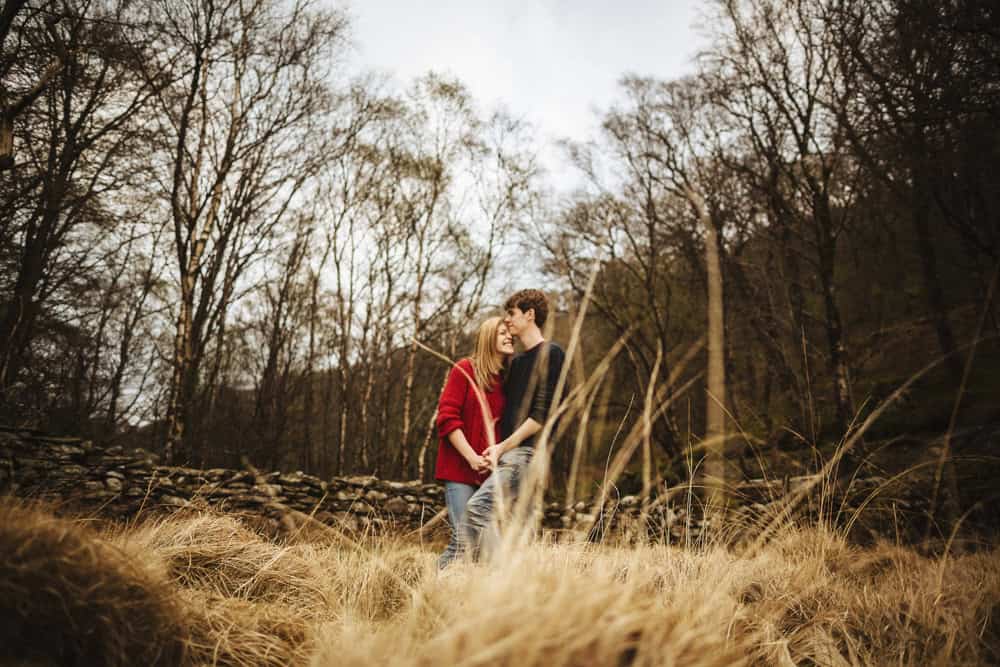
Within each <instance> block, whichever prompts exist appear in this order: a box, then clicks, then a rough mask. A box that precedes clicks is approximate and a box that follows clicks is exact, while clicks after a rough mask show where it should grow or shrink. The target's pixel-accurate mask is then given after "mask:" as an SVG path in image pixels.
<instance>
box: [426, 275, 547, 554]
mask: <svg viewBox="0 0 1000 667" xmlns="http://www.w3.org/2000/svg"><path fill="white" fill-rule="evenodd" d="M504 311H505V314H504V316H503V317H491V318H489V319H487V320H486V321H485V322H483V324H482V325H480V327H479V331H478V333H477V335H476V345H475V351H474V353H473V356H472V357H470V358H466V359H462V360H461V361H459V362H458V363H457V364H455V366H454V367H453V368H452V370H451V373H450V374H449V375H448V380H447V382H446V383H445V386H444V390H443V391H442V392H441V399H440V401H439V403H438V417H437V427H438V434H439V436H440V441H439V443H438V455H437V465H436V468H435V477H436V478H437V479H438V480H439V481H441V482H443V483H444V486H445V502H446V504H447V508H448V521H449V522H450V523H451V540H450V541H449V543H448V546H447V548H446V549H445V551H444V553H442V554H441V557H440V558H439V559H438V568H439V569H444V568H445V567H447V566H448V564H449V563H451V562H452V561H453V560H455V559H456V558H458V557H460V556H461V555H462V554H463V553H465V552H468V554H469V555H470V556H471V557H472V558H479V557H480V556H482V557H488V556H489V555H490V554H491V553H492V552H493V550H494V549H495V548H496V546H497V541H498V539H499V535H498V534H497V530H496V521H495V520H494V519H495V516H494V513H495V511H496V509H497V504H498V496H499V495H500V494H501V493H502V494H503V499H504V502H505V503H509V502H512V501H513V500H514V499H516V497H517V493H518V490H519V486H520V483H521V480H522V478H523V477H524V475H525V474H526V473H527V470H528V464H529V463H530V462H531V458H532V455H533V454H534V452H535V439H536V438H537V436H538V434H539V433H540V432H541V430H542V427H543V426H544V425H545V420H546V419H547V418H548V415H549V411H550V409H551V408H552V398H553V394H554V393H555V389H556V383H557V382H558V381H559V375H560V373H561V372H562V365H563V359H564V353H563V350H562V348H561V347H559V345H558V344H556V343H553V342H549V341H546V340H545V337H544V336H543V334H542V327H544V326H545V321H546V319H547V318H548V314H549V303H548V299H547V298H546V297H545V294H544V293H542V292H541V291H539V290H535V289H528V290H521V291H519V292H516V293H515V294H513V295H512V296H511V297H510V298H509V299H507V302H506V303H505V304H504ZM513 338H517V339H518V341H519V342H520V343H521V346H522V347H523V348H524V351H523V352H521V353H520V354H517V355H514V344H513Z"/></svg>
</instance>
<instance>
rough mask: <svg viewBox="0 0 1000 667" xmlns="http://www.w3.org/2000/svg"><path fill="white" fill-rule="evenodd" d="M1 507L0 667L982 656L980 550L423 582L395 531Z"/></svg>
mask: <svg viewBox="0 0 1000 667" xmlns="http://www.w3.org/2000/svg"><path fill="white" fill-rule="evenodd" d="M2 502H3V504H2V506H0V646H2V647H3V648H2V649H0V650H2V654H3V655H2V658H0V664H34V665H57V664H58V665H68V664H87V665H91V664H93V665H99V664H105V665H134V664H135V665H137V664H163V665H212V664H218V665H317V666H318V665H376V664H377V665H496V664H499V665H693V666H702V665H705V666H707V665H741V664H748V665H793V664H798V665H888V664H892V665H973V664H991V663H996V662H998V661H1000V619H998V615H1000V558H998V556H1000V552H998V550H997V549H995V548H994V549H991V550H983V551H981V552H979V553H975V554H968V555H962V556H959V557H948V556H944V557H938V558H933V559H931V558H925V557H923V556H920V555H918V554H917V553H915V552H913V551H910V550H908V549H905V548H902V547H898V546H893V545H889V544H881V545H875V546H873V547H868V548H860V547H855V546H851V545H848V544H847V543H846V542H844V541H843V540H842V539H840V538H839V537H837V536H836V535H833V534H830V533H826V532H823V531H820V530H818V529H815V528H808V527H806V528H803V527H795V526H788V527H787V528H786V529H784V530H781V531H779V534H778V537H777V538H776V539H774V540H772V541H771V542H769V543H768V544H766V545H765V546H764V547H762V548H760V549H759V550H758V551H757V552H755V553H740V552H738V551H736V550H734V549H730V548H726V547H725V546H724V545H721V544H718V545H711V544H709V545H702V546H701V547H700V548H697V549H691V550H682V549H678V548H675V547H667V546H659V545H650V546H632V547H624V546H622V547H613V546H607V545H593V544H586V543H561V544H550V543H536V544H533V545H531V546H529V547H527V548H520V549H518V550H517V551H516V552H513V553H506V554H505V555H503V556H502V557H501V558H500V559H499V560H498V562H496V563H494V564H492V565H488V566H487V565H471V564H461V565H458V566H456V567H454V568H452V569H450V570H449V571H448V572H447V573H446V574H445V575H444V576H439V575H438V574H437V572H436V571H435V568H434V561H435V558H436V548H437V545H426V544H424V545H422V544H420V543H418V542H414V541H406V540H403V539H400V538H388V537H383V538H375V537H361V538H357V537H355V538H353V539H352V538H348V537H346V536H344V535H342V534H340V533H337V532H335V531H333V530H332V529H331V530H318V531H316V530H313V531H310V532H309V534H308V535H306V534H300V535H297V536H294V537H292V538H288V539H284V540H282V541H274V540H271V539H269V538H267V537H265V536H263V535H261V534H259V533H257V532H254V531H253V530H251V529H250V528H248V527H247V526H245V525H243V524H241V523H239V522H238V521H237V520H235V519H233V518H231V517H227V516H222V515H217V514H212V513H207V512H206V513H199V512H192V513H188V514H186V515H175V516H172V517H168V518H164V519H158V520H150V521H147V522H146V523H143V524H140V525H136V526H131V527H128V528H114V529H107V528H105V529H98V528H97V527H88V526H87V525H86V524H85V523H83V522H81V521H71V520H67V519H60V518H55V517H54V516H52V515H51V514H49V513H47V512H45V511H44V510H39V509H33V508H30V507H25V506H24V505H23V504H21V503H19V502H16V501H13V500H4V501H2Z"/></svg>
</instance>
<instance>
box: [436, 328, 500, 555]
mask: <svg viewBox="0 0 1000 667" xmlns="http://www.w3.org/2000/svg"><path fill="white" fill-rule="evenodd" d="M512 354H514V342H513V339H512V338H511V335H510V333H509V332H508V331H507V326H506V325H505V324H504V323H503V319H502V318H500V317H491V318H489V319H488V320H486V321H485V322H483V323H482V325H481V326H480V327H479V331H478V333H477V334H476V348H475V352H474V353H473V355H472V357H471V358H466V359H462V360H461V361H459V362H458V363H456V364H455V365H454V367H453V368H452V369H451V373H449V374H448V380H447V381H446V382H445V385H444V389H443V390H442V392H441V400H440V401H439V402H438V415H437V427H438V435H439V436H440V439H439V441H438V454H437V465H436V466H435V469H434V476H435V477H436V478H437V479H438V481H441V482H444V497H445V503H446V504H447V507H448V521H449V522H451V541H449V542H448V547H447V548H446V549H445V550H444V553H442V554H441V557H440V558H439V559H438V568H439V569H444V568H445V567H447V565H448V563H450V562H451V561H452V560H454V559H455V558H456V557H457V556H458V555H459V554H460V553H461V551H462V546H461V544H460V542H459V532H458V525H459V521H460V520H461V518H462V514H463V513H464V511H465V504H466V503H467V502H469V498H471V497H472V494H473V493H475V491H476V489H478V488H479V485H480V484H482V483H483V480H485V479H486V478H487V477H488V476H489V474H490V464H489V461H487V460H486V459H485V458H483V456H482V453H483V451H484V450H485V449H486V448H487V447H489V446H490V445H491V444H493V443H495V442H496V441H497V424H498V422H499V419H500V416H501V415H502V414H503V408H504V402H505V401H504V394H503V384H502V376H503V373H504V370H505V368H506V363H507V361H508V360H509V359H510V357H511V355H512Z"/></svg>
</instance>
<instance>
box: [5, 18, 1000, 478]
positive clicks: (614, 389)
mask: <svg viewBox="0 0 1000 667" xmlns="http://www.w3.org/2000/svg"><path fill="white" fill-rule="evenodd" d="M704 12H705V17H706V18H705V21H704V25H705V26H707V27H705V28H703V29H702V30H704V31H705V32H706V34H705V37H706V40H705V45H706V46H705V48H704V50H703V51H702V52H701V53H699V54H697V57H696V62H695V64H696V67H695V68H694V71H693V73H692V74H691V75H690V76H688V77H685V78H683V79H679V80H670V81H661V80H653V79H649V78H645V77H643V76H640V75H633V74H628V73H622V74H623V77H622V80H621V85H620V88H619V94H618V96H617V97H616V98H615V99H612V100H607V101H606V104H605V105H604V111H603V112H602V116H601V119H600V121H601V122H600V132H599V133H598V134H597V135H596V136H594V137H592V138H591V140H589V141H586V142H570V141H567V142H565V144H564V146H563V148H564V151H565V154H566V156H567V160H568V162H569V163H570V164H572V166H573V169H574V170H575V172H576V175H577V176H578V177H579V183H580V186H579V187H578V188H576V189H575V190H573V191H572V192H559V191H557V190H555V189H554V188H553V187H551V186H550V185H549V183H550V181H549V180H548V177H549V175H548V174H546V173H545V172H544V171H543V170H541V169H540V168H539V166H538V159H537V156H538V151H539V146H538V143H537V139H536V138H535V136H534V133H533V131H532V128H531V127H529V126H527V124H526V123H524V122H523V121H521V120H519V119H517V118H516V117H513V116H511V115H510V114H508V113H503V112H499V111H488V110H484V109H483V108H482V107H481V106H480V105H479V104H477V102H476V100H474V99H473V98H472V96H471V95H470V93H469V92H468V90H467V89H466V88H465V87H464V86H463V84H462V82H460V81H456V80H453V79H452V78H451V77H449V76H448V75H444V74H435V73H428V74H427V75H426V76H425V77H423V78H420V79H419V80H416V81H412V82H408V83H406V84H405V85H396V84H394V83H392V82H391V81H389V80H387V79H386V78H385V77H382V76H380V75H378V74H356V73H353V72H351V71H350V70H349V69H348V68H346V67H345V65H344V60H345V50H346V49H347V48H348V45H349V43H350V39H351V25H350V21H349V19H348V16H347V15H346V14H344V13H342V12H341V11H340V10H339V9H336V8H332V7H329V6H326V5H323V4H321V3H316V2H308V1H307V0H289V1H284V2H278V1H276V0H183V1H181V2H177V1H175V0H169V1H167V0H6V2H4V3H3V4H2V12H0V46H2V56H0V266H2V271H0V419H2V420H3V421H6V422H13V423H16V424H19V425H28V426H33V427H36V428H40V429H44V430H47V431H50V432H56V433H67V434H75V435H83V436H85V437H90V438H94V439H100V440H102V441H105V442H120V443H124V444H127V445H128V446H130V447H132V446H141V447H144V448H147V449H150V450H153V451H156V452H158V453H160V454H161V456H162V458H163V459H164V460H165V461H167V462H174V463H188V464H192V465H205V466H223V465H227V466H239V465H241V462H242V461H244V460H246V461H250V462H252V463H253V464H254V465H256V466H260V467H264V468H281V469H293V470H294V469H301V470H304V471H307V472H310V473H314V474H318V475H324V476H325V475H333V474H356V473H363V474H368V473H375V474H378V475H380V476H383V477H388V478H406V479H410V478H415V477H423V478H425V479H426V478H428V477H429V476H430V475H431V472H432V471H433V456H434V454H435V451H436V443H437V439H436V434H435V433H434V428H433V418H434V413H435V407H436V401H437V397H438V394H439V391H440V389H441V386H442V382H443V380H444V379H445V376H446V374H447V372H448V365H447V364H445V363H444V362H443V361H442V360H441V359H440V358H438V357H436V356H435V355H433V354H431V353H429V352H428V351H426V349H425V347H426V348H430V349H431V350H436V351H438V352H440V353H441V354H443V355H445V356H447V357H449V358H452V359H455V358H458V357H460V356H463V355H464V354H467V353H468V352H469V346H470V344H471V334H472V333H473V332H474V330H475V327H476V325H477V324H478V322H479V321H481V320H482V319H483V318H484V317H485V316H487V315H488V314H492V313H495V312H497V311H498V309H499V305H500V304H502V303H503V299H504V297H505V295H506V293H507V292H508V291H510V290H512V289H515V288H520V287H542V288H543V289H545V290H546V291H548V293H549V295H550V296H551V297H552V299H553V303H554V305H555V306H556V309H557V311H558V313H557V317H556V318H554V323H555V327H554V330H553V331H552V332H551V335H552V336H553V338H554V339H555V340H557V341H559V342H561V343H563V344H564V346H569V347H572V348H573V349H574V351H575V354H574V356H573V357H572V358H573V362H572V364H571V367H570V368H571V371H570V373H569V378H568V380H569V384H568V388H567V391H566V394H567V395H570V396H571V397H572V400H573V401H574V406H575V407H574V409H573V410H571V411H570V413H569V414H568V415H567V417H566V418H565V419H563V420H562V421H561V422H560V429H559V430H558V432H557V434H556V435H557V437H556V438H555V441H556V443H557V446H556V449H555V461H556V465H555V467H554V475H555V479H556V480H557V481H558V482H559V484H558V485H559V486H564V485H565V484H567V483H569V482H568V479H569V478H570V476H571V470H572V471H573V473H572V475H573V480H574V481H573V483H572V486H573V487H574V488H576V487H577V486H581V487H584V486H586V485H587V484H588V483H589V481H592V479H593V478H594V477H599V476H600V474H601V472H602V471H603V470H604V469H605V467H606V461H607V460H608V458H609V457H610V456H611V454H612V449H613V448H614V447H615V446H616V443H618V442H619V439H618V438H616V434H618V433H628V432H632V431H635V430H636V429H638V430H639V432H642V433H645V437H644V439H642V441H643V442H644V443H645V445H646V446H645V447H643V448H641V449H640V448H637V449H636V454H635V457H634V459H635V460H634V461H632V462H631V467H632V469H634V470H635V471H637V474H639V471H640V468H641V469H642V472H641V476H643V477H644V478H645V479H644V480H643V483H644V484H646V485H649V484H655V483H659V481H660V480H666V481H667V482H668V483H670V482H671V481H672V480H676V479H677V478H680V477H682V476H683V474H684V471H685V470H690V469H691V468H692V467H694V466H697V462H698V460H699V459H700V458H701V457H702V456H703V455H704V454H705V452H708V453H709V454H713V453H714V454H719V453H721V454H722V455H723V456H722V460H723V461H724V462H725V463H727V464H728V465H726V466H724V467H725V470H720V471H719V472H722V473H723V474H724V475H725V476H726V477H727V478H735V479H740V478H743V477H753V476H759V475H760V469H759V467H760V466H761V465H762V464H761V463H760V461H758V460H756V459H759V458H760V457H761V456H764V457H765V458H769V459H771V462H770V464H769V465H774V466H777V469H778V470H780V471H782V472H783V473H784V474H798V473H800V472H802V471H806V470H809V469H811V468H813V467H815V464H816V459H817V457H820V458H821V459H822V458H823V457H828V456H829V455H830V453H831V452H832V448H833V447H835V446H836V445H837V444H838V443H842V442H844V441H845V439H846V438H848V437H849V436H850V434H852V433H854V432H856V430H857V429H858V428H859V426H860V425H861V424H862V423H864V422H865V420H866V419H867V418H868V417H869V416H872V415H874V414H875V411H879V412H878V414H877V415H875V416H877V417H878V418H877V419H875V420H873V422H872V423H871V424H870V425H869V426H868V427H866V430H865V432H864V434H863V437H862V438H859V443H860V444H859V445H858V446H857V447H855V448H854V450H853V452H854V453H856V454H857V455H858V456H859V457H863V456H864V455H866V454H867V453H869V452H875V451H881V450H880V449H879V446H878V445H877V444H876V443H878V442H888V441H892V440H893V439H894V438H895V439H899V438H914V437H918V436H919V437H920V438H923V439H924V440H921V442H923V441H927V442H929V441H930V440H931V439H932V438H933V437H935V436H937V435H940V434H942V433H946V432H948V433H960V432H962V429H968V428H972V427H979V426H983V425H990V424H995V423H996V422H997V421H1000V402H998V401H997V400H996V398H997V396H998V395H1000V384H998V381H997V380H996V379H995V378H996V375H997V373H996V371H997V370H1000V346H998V342H997V337H998V335H1000V322H998V308H997V299H996V292H997V289H998V286H997V281H998V270H1000V187H998V183H997V174H998V173H1000V10H998V8H997V6H996V4H995V3H990V2H985V1H982V0H956V1H955V2H930V1H928V0H876V1H870V0H866V1H861V0H798V1H792V0H714V1H713V2H708V3H706V5H705V8H704ZM710 324H711V325H712V326H710ZM574 327H577V331H578V335H576V334H574ZM574 341H575V345H574V344H573V342H574ZM900 388H902V389H903V390H902V391H898V390H900ZM886 401H888V402H886ZM720 434H721V436H722V437H720V438H717V439H715V440H712V436H713V435H720ZM727 434H728V437H727ZM706 438H707V439H706ZM946 440H947V439H946ZM698 443H708V444H707V445H706V446H705V447H703V448H699V447H698V446H697V445H698ZM939 446H940V445H939ZM762 452H763V454H762ZM574 454H575V455H576V456H574ZM779 454H780V456H779ZM574 458H576V459H577V460H576V461H574V460H573V459H574ZM710 458H711V457H710ZM576 471H579V478H578V477H577V472H576Z"/></svg>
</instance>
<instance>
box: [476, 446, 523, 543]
mask: <svg viewBox="0 0 1000 667" xmlns="http://www.w3.org/2000/svg"><path fill="white" fill-rule="evenodd" d="M534 453H535V448H534V447H515V448H514V449H512V450H510V451H509V452H507V453H506V454H504V455H503V456H501V457H500V461H499V465H498V466H497V468H496V470H494V471H493V474H491V475H490V476H489V477H487V478H486V481H485V482H483V485H482V486H480V487H479V490H478V491H476V492H475V493H474V494H473V496H472V498H470V499H469V501H468V503H467V504H466V506H465V518H463V519H462V526H461V528H462V540H463V541H464V542H465V544H466V545H467V546H468V548H469V550H470V551H471V553H472V557H473V558H474V559H478V558H479V557H482V558H485V559H489V558H490V556H492V554H493V553H494V552H495V551H496V548H497V546H498V545H499V543H500V534H499V532H498V530H497V522H496V521H495V520H494V519H495V516H494V515H495V512H496V506H497V496H499V495H500V493H501V492H502V493H503V502H504V507H505V508H510V507H511V506H512V505H513V504H514V501H515V500H517V495H518V490H519V489H520V486H521V480H522V479H523V478H524V475H525V474H526V473H527V471H528V464H530V463H531V457H532V456H533V455H534Z"/></svg>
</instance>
